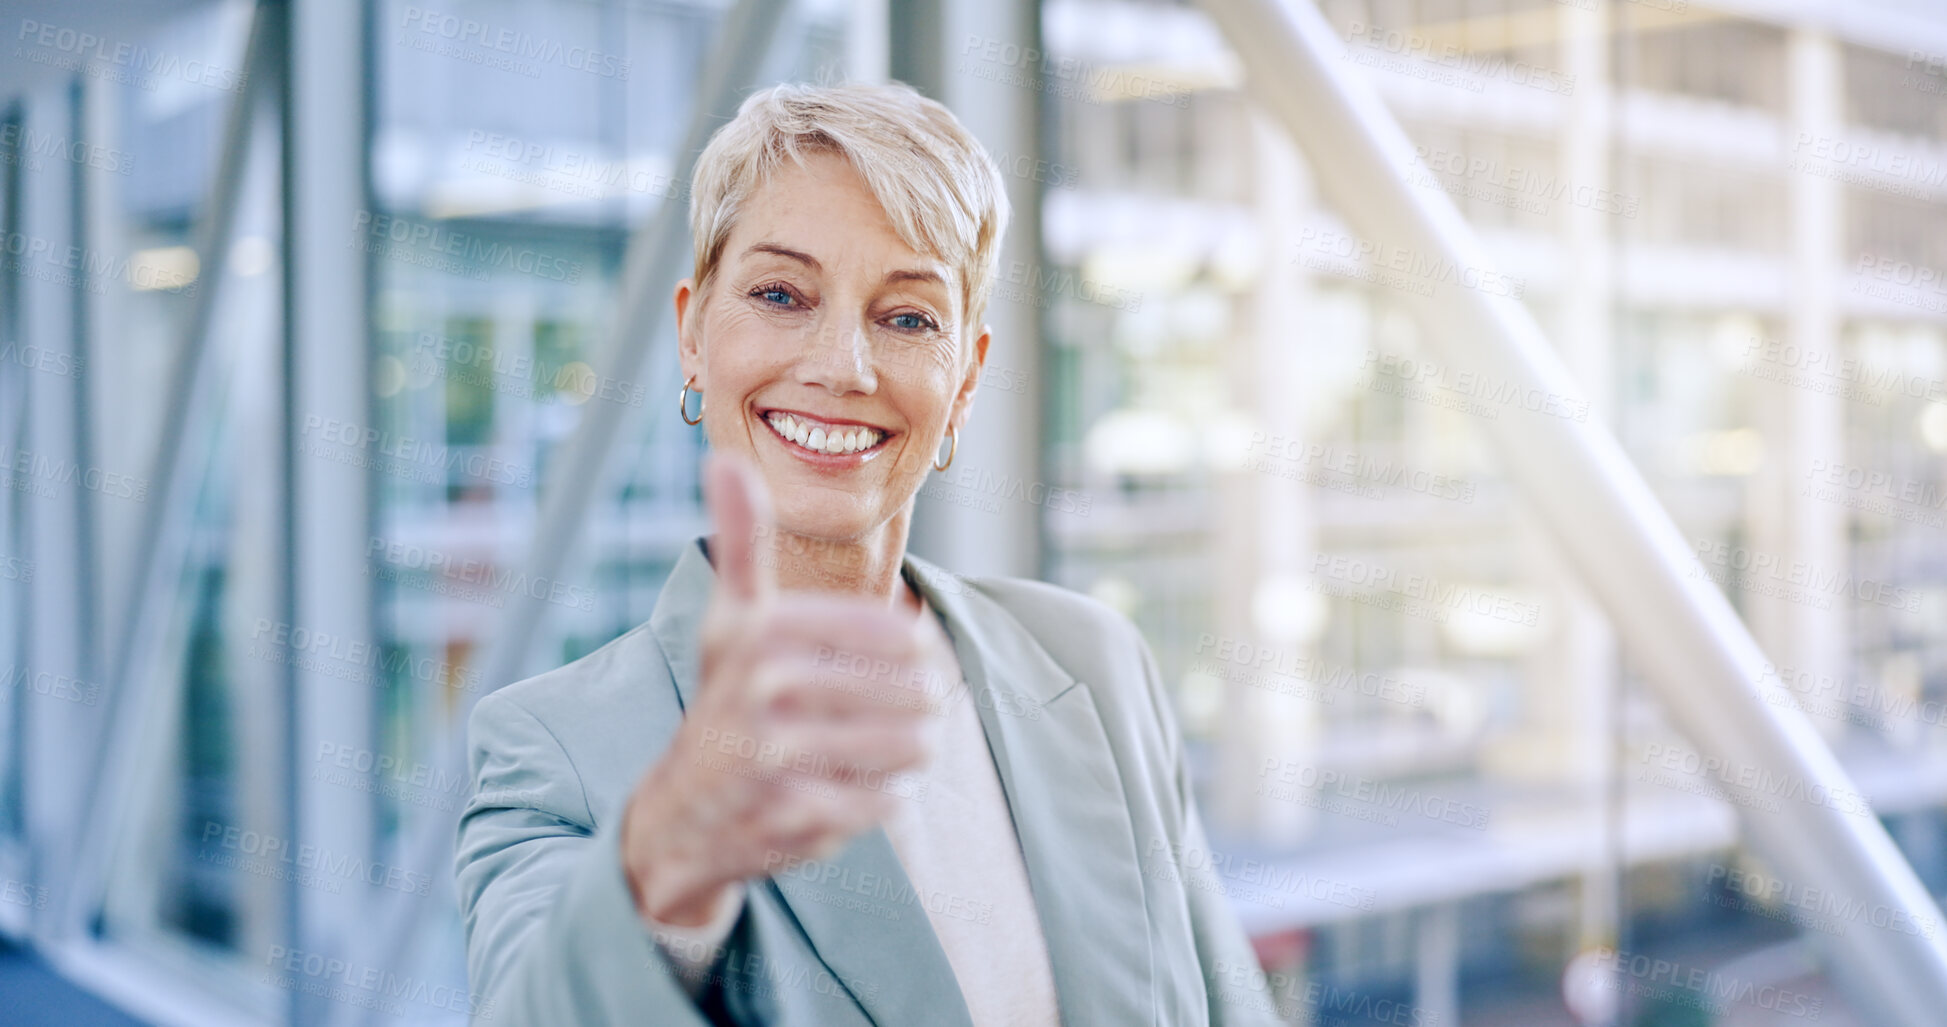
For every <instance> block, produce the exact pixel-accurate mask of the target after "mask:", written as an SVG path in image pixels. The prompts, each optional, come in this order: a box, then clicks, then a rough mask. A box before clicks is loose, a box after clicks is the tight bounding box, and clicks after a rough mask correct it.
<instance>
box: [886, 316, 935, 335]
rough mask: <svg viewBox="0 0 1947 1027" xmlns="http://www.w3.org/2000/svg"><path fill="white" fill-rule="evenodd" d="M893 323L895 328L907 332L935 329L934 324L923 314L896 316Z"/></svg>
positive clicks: (893, 317)
mask: <svg viewBox="0 0 1947 1027" xmlns="http://www.w3.org/2000/svg"><path fill="white" fill-rule="evenodd" d="M892 323H893V325H894V327H897V328H904V329H906V330H907V331H922V330H924V329H928V328H932V327H934V324H933V322H932V321H931V320H929V319H928V318H927V317H926V316H925V315H923V314H911V313H907V314H894V315H893V316H892Z"/></svg>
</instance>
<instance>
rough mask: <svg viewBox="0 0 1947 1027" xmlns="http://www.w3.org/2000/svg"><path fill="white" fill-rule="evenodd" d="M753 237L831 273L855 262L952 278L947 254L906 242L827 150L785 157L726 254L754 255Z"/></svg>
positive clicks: (754, 196)
mask: <svg viewBox="0 0 1947 1027" xmlns="http://www.w3.org/2000/svg"><path fill="white" fill-rule="evenodd" d="M760 243H772V244H777V245H781V246H783V247H786V248H788V249H791V250H794V251H797V252H799V253H804V254H806V255H808V256H811V257H813V258H816V259H817V260H818V262H819V263H820V264H821V265H823V266H824V268H825V269H826V270H827V271H831V272H836V271H838V270H839V269H840V268H842V267H845V266H847V265H856V266H858V267H859V268H860V269H862V270H866V271H869V272H870V273H872V274H874V275H875V276H877V275H882V274H889V273H893V272H897V271H931V272H933V273H935V274H937V275H939V276H940V278H941V280H942V281H944V282H948V283H954V282H957V281H958V280H959V276H958V274H957V273H956V270H955V268H954V267H953V266H952V265H951V264H949V263H948V262H947V261H945V260H943V259H941V258H940V257H938V256H936V255H931V254H926V253H922V252H920V251H917V250H915V249H913V247H912V246H911V245H910V244H908V243H907V242H906V240H905V239H904V238H902V237H901V236H900V234H899V231H898V229H896V228H894V227H893V222H892V219H891V218H890V217H889V216H888V215H887V214H886V211H885V208H884V207H883V206H881V205H880V203H879V198H878V197H877V196H876V195H874V194H873V192H872V189H871V187H870V186H868V185H866V183H865V179H863V178H861V177H860V176H859V173H858V172H857V171H855V170H854V169H853V168H852V165H851V162H850V161H847V160H846V159H845V158H844V157H841V156H839V155H838V154H835V153H830V152H815V153H807V154H805V155H803V160H802V164H800V163H799V162H794V161H789V160H787V161H785V162H784V163H783V164H782V165H781V166H779V167H778V168H777V169H775V170H774V171H773V172H772V174H771V176H770V178H769V180H768V181H765V182H762V183H760V184H759V185H758V186H757V188H756V189H754V190H752V192H751V195H750V198H749V199H748V200H747V201H746V202H745V204H744V210H743V213H742V215H741V216H739V217H738V219H737V223H736V225H735V227H733V228H732V229H731V232H730V236H729V238H728V239H727V240H726V247H725V249H726V251H727V253H726V255H727V256H729V257H730V258H731V259H733V260H740V259H745V258H747V257H751V256H762V254H751V253H750V248H751V247H752V246H754V245H758V244H760Z"/></svg>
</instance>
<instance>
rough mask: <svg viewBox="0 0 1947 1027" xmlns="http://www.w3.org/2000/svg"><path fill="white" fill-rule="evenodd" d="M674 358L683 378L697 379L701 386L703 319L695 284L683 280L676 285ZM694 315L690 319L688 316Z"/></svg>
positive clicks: (686, 279)
mask: <svg viewBox="0 0 1947 1027" xmlns="http://www.w3.org/2000/svg"><path fill="white" fill-rule="evenodd" d="M673 298H674V300H675V303H676V358H677V360H678V361H680V362H681V363H682V365H683V378H684V379H685V380H688V379H690V378H697V379H699V381H698V382H697V385H698V386H699V388H700V387H701V386H702V382H701V380H700V379H701V378H702V377H703V344H702V342H701V341H700V336H701V332H700V331H699V329H700V328H701V325H699V324H698V322H699V321H701V320H702V318H703V310H702V303H701V302H700V299H701V298H700V297H699V296H698V295H697V292H696V282H695V281H694V280H692V279H688V278H685V279H683V280H682V281H680V282H677V283H676V295H675V297H673ZM692 314H694V315H696V316H695V317H692V316H690V315H692Z"/></svg>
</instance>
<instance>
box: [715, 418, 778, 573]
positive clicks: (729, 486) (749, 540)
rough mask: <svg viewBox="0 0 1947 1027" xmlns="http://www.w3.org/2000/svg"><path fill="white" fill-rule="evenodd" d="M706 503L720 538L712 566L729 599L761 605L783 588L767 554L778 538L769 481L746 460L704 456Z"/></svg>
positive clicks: (716, 540) (717, 541)
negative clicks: (779, 584)
mask: <svg viewBox="0 0 1947 1027" xmlns="http://www.w3.org/2000/svg"><path fill="white" fill-rule="evenodd" d="M703 501H704V503H705V505H706V506H708V507H709V512H710V524H711V526H712V527H713V528H714V529H715V535H714V537H713V538H712V539H711V540H710V558H711V559H710V562H711V563H712V564H714V565H715V566H716V572H717V590H718V592H719V593H720V594H721V595H722V597H723V598H724V599H729V600H732V601H737V602H746V603H755V602H761V601H763V600H765V599H768V598H770V596H771V595H772V593H774V592H775V591H776V590H777V574H776V572H775V571H774V570H773V569H772V566H771V563H770V562H769V561H768V560H765V559H762V558H761V556H762V554H763V553H764V552H765V551H767V550H769V549H770V548H771V547H772V545H773V541H774V539H775V538H776V534H777V522H776V521H775V520H774V519H773V518H772V516H771V493H770V490H769V489H767V488H765V487H764V479H763V477H761V476H760V475H759V474H758V473H757V470H756V469H755V468H753V467H751V466H750V464H749V463H747V462H745V460H744V459H743V458H742V457H739V456H734V455H731V454H726V453H718V452H711V453H708V454H706V455H705V456H704V458H703Z"/></svg>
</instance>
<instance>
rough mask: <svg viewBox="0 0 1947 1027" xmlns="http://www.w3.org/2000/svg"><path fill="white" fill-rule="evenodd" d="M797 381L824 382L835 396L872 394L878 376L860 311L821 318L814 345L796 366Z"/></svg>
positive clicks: (807, 348)
mask: <svg viewBox="0 0 1947 1027" xmlns="http://www.w3.org/2000/svg"><path fill="white" fill-rule="evenodd" d="M797 373H798V381H799V382H800V383H802V384H805V385H821V386H824V387H825V389H827V390H828V391H830V392H831V394H832V395H834V396H843V395H846V394H848V393H854V392H857V393H864V394H866V395H871V394H872V393H873V392H875V391H877V390H878V387H879V378H878V375H877V373H875V372H874V370H873V367H872V340H871V338H870V336H869V335H868V334H867V333H866V327H865V321H864V319H863V318H861V317H859V316H858V315H857V314H830V315H827V316H826V317H824V318H821V319H820V322H819V325H818V330H817V331H816V332H815V333H813V336H812V341H811V344H810V345H809V346H807V347H805V352H804V353H803V355H802V356H800V358H799V360H798V366H797Z"/></svg>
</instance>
